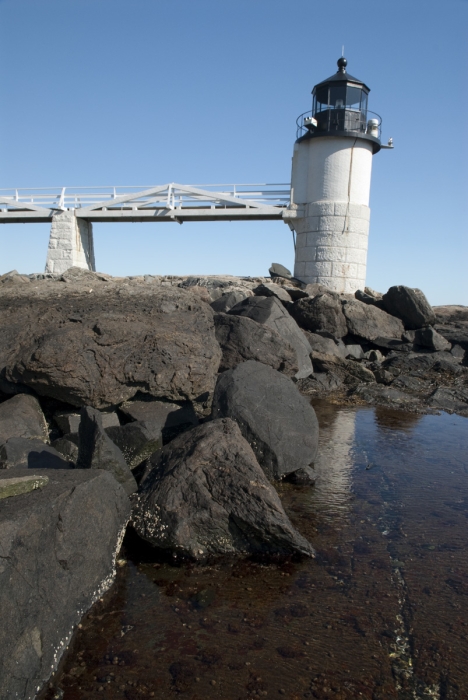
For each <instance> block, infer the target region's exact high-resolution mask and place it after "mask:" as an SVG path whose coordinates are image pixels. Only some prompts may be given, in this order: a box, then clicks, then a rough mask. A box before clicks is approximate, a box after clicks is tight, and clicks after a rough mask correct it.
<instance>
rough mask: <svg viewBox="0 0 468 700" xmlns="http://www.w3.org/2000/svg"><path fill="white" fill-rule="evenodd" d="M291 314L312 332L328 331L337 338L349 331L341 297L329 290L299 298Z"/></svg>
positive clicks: (302, 326)
mask: <svg viewBox="0 0 468 700" xmlns="http://www.w3.org/2000/svg"><path fill="white" fill-rule="evenodd" d="M291 315H292V316H293V317H294V318H295V319H296V321H297V322H298V324H299V325H300V326H301V328H305V330H307V331H311V332H312V333H316V332H317V331H326V332H328V333H330V335H332V336H333V337H335V338H342V337H343V336H344V335H346V334H347V332H348V331H347V328H346V320H345V317H344V316H343V311H342V309H341V302H340V299H339V297H338V296H337V295H335V294H329V293H328V292H327V293H325V294H318V295H317V296H314V297H305V298H304V299H298V300H297V301H295V302H294V304H293V306H292V307H291Z"/></svg>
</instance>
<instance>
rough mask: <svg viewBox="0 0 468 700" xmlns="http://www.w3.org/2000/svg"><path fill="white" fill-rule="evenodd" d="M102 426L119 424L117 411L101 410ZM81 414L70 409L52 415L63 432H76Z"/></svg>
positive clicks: (107, 426)
mask: <svg viewBox="0 0 468 700" xmlns="http://www.w3.org/2000/svg"><path fill="white" fill-rule="evenodd" d="M101 417H102V426H103V428H110V427H111V426H114V425H120V421H119V418H118V416H117V413H114V412H113V413H104V412H101ZM80 420H81V415H80V414H79V413H73V412H70V411H61V412H59V413H56V414H55V415H54V421H55V422H56V423H57V425H58V427H59V428H60V430H61V431H62V433H64V434H68V433H77V432H78V430H79V427H80Z"/></svg>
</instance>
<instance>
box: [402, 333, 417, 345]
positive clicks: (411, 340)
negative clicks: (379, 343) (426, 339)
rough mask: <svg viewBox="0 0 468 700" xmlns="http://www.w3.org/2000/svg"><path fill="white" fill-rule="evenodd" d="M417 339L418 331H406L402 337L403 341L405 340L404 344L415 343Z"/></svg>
mask: <svg viewBox="0 0 468 700" xmlns="http://www.w3.org/2000/svg"><path fill="white" fill-rule="evenodd" d="M415 338H416V331H405V332H404V333H403V335H402V336H401V339H402V340H403V342H404V343H414V339H415Z"/></svg>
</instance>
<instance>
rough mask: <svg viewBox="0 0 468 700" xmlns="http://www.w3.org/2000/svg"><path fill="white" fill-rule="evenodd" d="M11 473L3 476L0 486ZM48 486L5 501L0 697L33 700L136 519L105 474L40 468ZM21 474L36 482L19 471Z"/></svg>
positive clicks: (0, 540) (0, 551)
mask: <svg viewBox="0 0 468 700" xmlns="http://www.w3.org/2000/svg"><path fill="white" fill-rule="evenodd" d="M11 474H12V472H11V471H9V470H5V471H0V481H1V480H3V479H10V478H11ZM40 476H41V477H47V478H48V483H47V484H46V485H45V486H44V488H37V489H35V490H33V491H31V492H30V493H24V494H22V495H18V496H14V497H10V498H5V499H2V500H0V609H1V611H2V614H1V618H2V624H1V625H0V678H1V683H0V700H12V698H21V699H22V700H32V698H34V697H35V696H36V691H37V689H38V688H40V687H41V686H43V684H44V683H45V682H46V681H47V680H48V678H49V676H50V674H51V671H52V670H53V669H55V668H56V666H57V663H58V661H59V660H60V657H61V655H62V652H63V651H64V649H65V648H66V646H67V645H68V642H69V640H70V637H71V634H72V632H73V630H74V628H75V626H76V625H77V624H78V623H79V621H80V619H81V617H82V615H83V614H84V612H85V611H87V610H88V609H89V608H90V607H91V605H92V604H93V603H94V602H95V601H96V600H97V598H99V596H100V595H102V593H103V592H104V591H105V590H107V588H109V586H110V585H111V583H112V581H113V577H114V573H115V571H114V566H115V554H116V550H117V548H118V547H119V546H120V537H121V534H122V532H123V529H124V528H125V525H126V523H127V520H128V517H129V514H130V504H129V501H128V498H127V496H126V494H125V491H124V490H123V488H122V487H121V486H120V484H118V483H117V482H116V480H115V479H114V478H113V477H112V476H111V475H110V474H109V473H107V472H104V471H96V470H84V469H82V470H67V469H64V470H57V469H54V470H49V469H41V470H40ZM15 477H29V478H30V477H31V470H29V469H24V470H22V469H15Z"/></svg>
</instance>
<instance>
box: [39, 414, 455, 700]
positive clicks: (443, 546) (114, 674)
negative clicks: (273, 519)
mask: <svg viewBox="0 0 468 700" xmlns="http://www.w3.org/2000/svg"><path fill="white" fill-rule="evenodd" d="M315 408H316V412H317V414H318V416H319V419H320V430H321V444H320V449H319V459H318V460H317V462H316V468H315V471H316V472H317V481H316V485H315V487H313V488H312V489H309V488H304V487H298V486H294V485H291V484H286V483H282V484H281V485H280V487H279V492H280V496H281V500H282V502H283V504H284V507H285V510H286V512H287V513H288V515H289V517H290V518H291V520H292V522H293V523H294V524H295V525H296V527H298V528H299V529H300V531H301V532H302V534H303V535H305V536H306V537H308V539H310V540H312V541H313V542H314V546H315V547H316V549H317V551H318V555H319V556H318V557H317V558H316V559H307V558H305V559H303V560H302V561H301V562H295V561H293V560H282V561H278V562H275V561H270V562H263V561H257V560H255V559H250V560H248V559H247V560H246V559H243V560H236V561H232V560H230V561H211V562H209V563H208V564H207V565H206V566H193V565H188V564H187V565H185V564H184V565H180V563H178V564H176V565H174V564H173V563H171V562H170V561H167V560H166V559H164V558H161V557H158V556H155V555H154V552H153V551H152V550H151V549H150V548H146V547H145V546H144V545H143V544H141V543H138V541H137V540H135V539H131V538H129V537H127V538H126V541H125V543H124V548H123V551H122V558H123V559H125V560H126V561H125V562H122V564H123V565H122V566H121V567H120V568H119V571H118V578H117V583H116V585H115V586H114V587H113V588H112V590H111V591H109V593H107V594H106V595H105V596H104V600H103V602H102V603H101V602H98V603H96V605H95V606H94V607H93V608H92V610H91V611H90V612H89V614H88V615H87V616H86V617H85V618H84V619H83V621H82V625H83V627H82V629H80V630H78V632H77V634H76V637H75V643H74V645H73V649H71V651H70V653H69V655H68V656H67V658H66V660H65V663H64V666H63V669H62V670H61V672H60V674H59V675H58V676H57V677H56V678H54V679H53V681H52V687H51V688H50V689H48V690H47V691H46V693H45V695H44V696H43V697H42V698H41V700H52V698H53V697H54V695H55V693H56V692H59V691H61V692H64V700H66V699H67V698H77V699H78V700H97V699H98V698H102V697H111V696H112V697H115V698H117V699H118V700H124V699H126V698H140V697H156V698H171V697H174V696H175V695H180V696H181V697H185V696H187V697H189V698H192V697H194V698H200V700H201V699H202V698H203V700H205V699H206V700H215V699H216V700H219V698H223V700H239V698H242V699H247V698H257V697H273V698H275V697H278V698H281V697H285V698H288V699H290V700H292V699H296V698H298V699H302V698H314V699H317V700H332V699H333V700H334V699H335V698H336V699H337V700H338V699H339V700H343V699H344V700H356V698H365V699H366V700H407V699H409V698H415V697H416V698H421V699H423V698H444V697H445V698H446V699H447V700H462V698H465V697H466V696H467V695H468V673H467V668H466V655H467V653H468V637H467V626H466V606H467V596H466V590H467V588H466V587H467V579H466V570H467V566H468V561H467V552H468V546H467V544H468V543H467V533H466V512H467V503H468V500H467V498H466V475H465V464H466V460H465V455H466V451H467V449H468V444H467V435H468V433H467V431H466V419H463V418H461V417H458V416H448V415H441V416H418V415H415V414H414V413H409V414H408V413H404V412H401V411H394V410H388V409H383V408H376V409H372V408H367V407H358V408H337V407H336V406H333V405H330V404H325V403H324V402H318V403H316V404H315ZM441 465H443V468H441ZM152 693H154V695H151V694H152ZM265 693H267V695H265Z"/></svg>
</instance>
